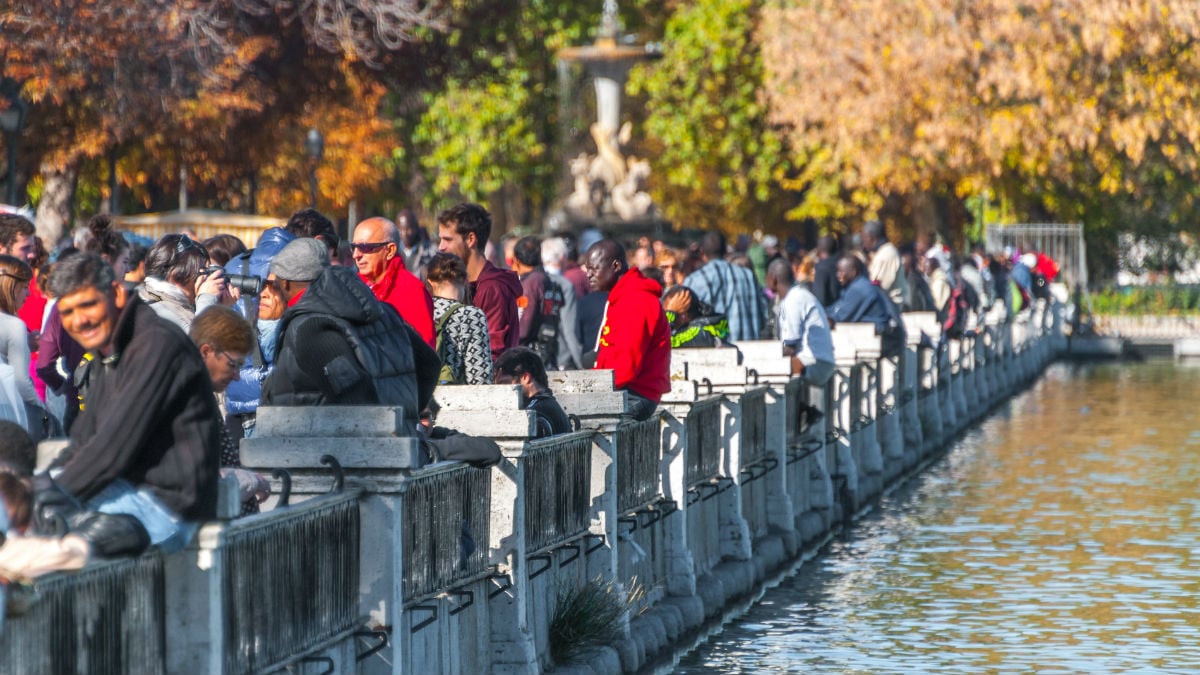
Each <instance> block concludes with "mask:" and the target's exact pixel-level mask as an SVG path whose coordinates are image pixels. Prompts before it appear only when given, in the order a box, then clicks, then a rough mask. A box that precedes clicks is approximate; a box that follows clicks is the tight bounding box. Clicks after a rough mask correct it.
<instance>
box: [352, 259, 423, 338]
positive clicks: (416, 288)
mask: <svg viewBox="0 0 1200 675" xmlns="http://www.w3.org/2000/svg"><path fill="white" fill-rule="evenodd" d="M358 276H359V278H360V279H362V280H363V283H365V284H366V285H367V286H368V287H370V289H371V292H372V293H374V294H375V297H376V298H379V301H380V302H386V303H387V304H389V305H391V306H392V307H395V308H396V311H397V312H399V313H400V318H402V319H404V320H405V321H407V322H408V325H410V326H412V327H413V329H414V330H416V331H417V333H419V334H420V336H421V337H422V338H424V339H425V342H428V343H429V346H430V347H432V346H434V344H435V341H436V340H437V338H436V336H434V334H433V296H431V295H430V294H429V289H428V288H425V284H423V283H421V280H420V279H418V278H416V277H415V276H413V274H412V272H409V271H408V270H407V269H405V268H404V258H401V257H400V256H396V257H395V258H392V259H391V260H389V261H388V266H387V271H386V272H384V274H383V278H382V279H380V280H379V283H377V284H372V283H371V282H370V281H369V280H368V279H367V278H366V277H364V276H362V275H361V274H360V275H358Z"/></svg>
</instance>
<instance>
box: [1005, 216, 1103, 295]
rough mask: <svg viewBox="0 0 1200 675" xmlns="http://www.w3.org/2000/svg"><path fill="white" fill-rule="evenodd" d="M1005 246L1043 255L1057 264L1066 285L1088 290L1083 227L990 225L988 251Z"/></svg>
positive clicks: (1076, 225) (1077, 225)
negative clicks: (1039, 252) (1038, 252)
mask: <svg viewBox="0 0 1200 675" xmlns="http://www.w3.org/2000/svg"><path fill="white" fill-rule="evenodd" d="M1006 246H1011V247H1013V248H1019V249H1022V250H1034V251H1041V252H1042V253H1045V254H1046V255H1048V256H1050V257H1051V258H1053V259H1054V262H1056V263H1058V267H1059V270H1060V274H1061V276H1062V280H1063V281H1065V282H1066V283H1067V284H1070V285H1071V286H1074V287H1078V288H1085V289H1086V288H1087V287H1088V272H1087V244H1085V243H1084V240H1083V225H1079V224H1074V225H1058V224H1046V225H1028V224H1026V225H996V224H990V225H988V228H987V248H988V250H989V251H1002V250H1004V248H1005V247H1006Z"/></svg>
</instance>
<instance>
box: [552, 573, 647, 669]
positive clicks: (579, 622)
mask: <svg viewBox="0 0 1200 675" xmlns="http://www.w3.org/2000/svg"><path fill="white" fill-rule="evenodd" d="M640 595H641V589H640V587H639V586H637V585H636V584H635V587H634V589H633V590H631V591H630V592H629V593H628V595H627V596H626V597H622V594H621V593H620V591H619V589H618V588H617V587H616V584H615V583H614V582H612V581H601V580H600V579H595V580H593V581H589V582H587V583H585V584H583V585H582V586H576V585H574V584H570V583H564V584H562V585H561V586H559V589H558V600H557V603H556V605H555V607H554V616H552V617H551V618H550V636H549V637H550V657H551V658H553V659H554V662H555V663H566V662H567V661H569V660H571V658H573V657H574V656H576V655H578V654H579V653H580V652H582V651H584V650H585V649H588V648H589V647H595V646H599V645H606V644H609V643H611V642H613V641H615V640H617V639H618V638H620V637H621V626H622V621H623V619H624V615H625V610H626V609H627V608H628V607H629V606H630V604H632V603H634V602H636V601H637V598H638V597H640Z"/></svg>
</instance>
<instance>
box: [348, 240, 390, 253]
mask: <svg viewBox="0 0 1200 675" xmlns="http://www.w3.org/2000/svg"><path fill="white" fill-rule="evenodd" d="M390 243H392V242H390V241H372V242H366V243H362V244H350V248H352V249H354V250H355V251H358V252H359V253H378V252H379V251H382V250H383V247H384V246H387V245H388V244H390Z"/></svg>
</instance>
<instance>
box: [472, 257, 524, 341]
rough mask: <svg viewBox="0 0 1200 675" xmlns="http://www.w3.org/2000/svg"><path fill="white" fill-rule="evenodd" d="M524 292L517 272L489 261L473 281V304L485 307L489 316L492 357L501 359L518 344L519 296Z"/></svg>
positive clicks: (489, 338) (484, 312)
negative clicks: (504, 352)
mask: <svg viewBox="0 0 1200 675" xmlns="http://www.w3.org/2000/svg"><path fill="white" fill-rule="evenodd" d="M521 292H522V291H521V282H520V280H518V279H517V274H516V272H513V271H512V270H502V269H499V268H497V267H496V266H495V265H493V264H492V263H491V262H490V261H489V262H485V263H484V264H483V270H482V271H481V272H480V273H479V276H478V277H477V278H476V279H475V281H473V282H471V304H473V305H475V306H476V307H478V308H479V309H482V310H483V314H484V316H486V317H487V325H488V342H489V343H490V345H491V347H492V360H495V359H497V358H499V357H500V354H501V353H502V352H503V351H504V350H505V349H509V348H511V347H516V346H517V340H518V338H519V337H520V330H521V328H520V325H519V324H518V317H517V298H519V297H521Z"/></svg>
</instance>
